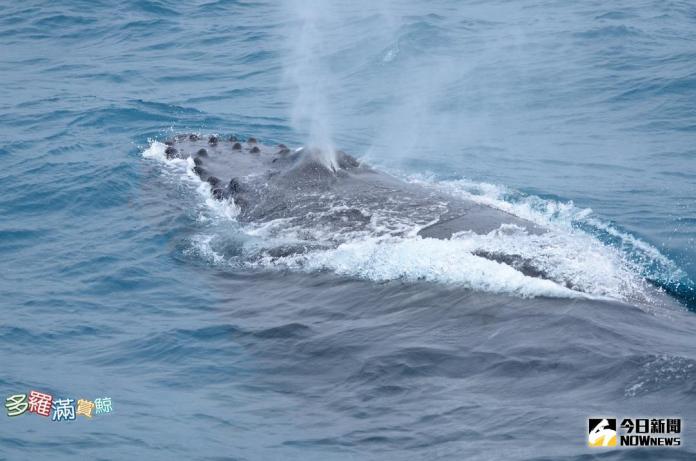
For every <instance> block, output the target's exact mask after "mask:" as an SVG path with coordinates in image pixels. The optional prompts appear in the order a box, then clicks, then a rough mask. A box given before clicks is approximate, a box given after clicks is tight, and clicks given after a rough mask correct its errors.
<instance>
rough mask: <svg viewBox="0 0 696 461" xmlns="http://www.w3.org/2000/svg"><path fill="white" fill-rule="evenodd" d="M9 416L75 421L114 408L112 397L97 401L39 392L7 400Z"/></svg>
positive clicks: (89, 417)
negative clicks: (25, 414) (32, 414)
mask: <svg viewBox="0 0 696 461" xmlns="http://www.w3.org/2000/svg"><path fill="white" fill-rule="evenodd" d="M5 409H6V410H7V416H19V415H22V414H24V413H36V414H37V415H39V416H45V417H49V416H50V417H51V421H74V420H75V419H76V418H77V416H84V417H85V418H87V419H92V416H93V415H103V414H107V413H111V412H112V411H113V407H112V404H111V397H100V398H97V399H94V401H92V400H87V399H77V400H76V399H71V398H56V399H54V398H53V396H52V395H50V394H46V393H43V392H39V391H30V392H29V395H27V394H13V395H11V396H9V397H7V398H6V399H5Z"/></svg>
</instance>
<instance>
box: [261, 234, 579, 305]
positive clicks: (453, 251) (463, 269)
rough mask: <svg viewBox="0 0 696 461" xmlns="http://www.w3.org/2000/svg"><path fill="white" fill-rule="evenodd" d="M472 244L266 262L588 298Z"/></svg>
mask: <svg viewBox="0 0 696 461" xmlns="http://www.w3.org/2000/svg"><path fill="white" fill-rule="evenodd" d="M469 246H470V245H469V242H466V241H459V240H453V241H446V240H438V239H422V238H420V237H410V238H387V239H379V238H370V239H366V240H362V241H356V242H349V243H344V244H342V245H339V246H338V247H337V248H334V249H329V250H322V251H314V252H310V253H307V254H303V255H293V256H288V257H284V258H277V259H274V260H270V259H269V260H266V261H264V264H266V265H268V266H275V267H282V268H286V267H287V268H294V269H300V270H307V271H317V270H330V271H333V272H335V273H336V274H339V275H347V276H353V277H361V278H366V279H369V280H374V281H389V280H397V279H403V280H408V281H416V280H426V281H432V282H440V283H453V284H457V285H460V286H463V287H466V288H471V289H475V290H481V291H488V292H494V293H507V294H514V295H518V296H523V297H534V296H554V297H578V296H583V295H582V294H581V293H579V292H577V291H573V290H570V289H568V288H565V287H562V286H560V285H558V284H556V283H554V282H552V281H549V280H543V279H539V278H535V277H527V276H525V275H524V274H522V273H521V272H519V271H517V270H515V269H513V268H512V267H510V266H508V265H506V264H501V263H498V262H495V261H491V260H489V259H486V258H482V257H478V256H475V255H473V254H472V253H471V252H470V251H469V250H470V248H469Z"/></svg>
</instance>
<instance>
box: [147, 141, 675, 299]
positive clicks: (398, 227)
mask: <svg viewBox="0 0 696 461" xmlns="http://www.w3.org/2000/svg"><path fill="white" fill-rule="evenodd" d="M156 144H157V149H158V154H157V156H158V157H159V158H164V157H166V159H169V160H176V159H178V160H176V161H184V162H185V163H186V164H187V165H188V167H187V171H188V172H189V173H188V174H190V175H195V177H196V178H198V179H200V181H201V184H202V186H201V187H204V188H205V189H206V190H208V191H209V195H208V194H207V193H206V196H208V197H210V199H211V200H213V201H220V202H223V203H225V202H226V203H228V204H230V205H232V206H233V208H234V210H235V216H234V220H235V221H236V222H237V223H238V224H239V225H240V226H243V227H244V231H245V233H247V234H249V235H259V234H258V233H259V232H262V233H263V232H265V233H264V234H263V235H264V236H265V237H268V236H269V235H270V236H271V237H272V238H271V240H272V243H273V244H271V245H270V246H268V247H264V248H262V252H261V253H262V254H255V255H253V256H252V258H266V261H267V260H268V258H270V260H271V261H272V262H273V261H281V262H283V261H285V260H288V259H290V260H292V258H294V257H297V256H299V257H300V258H301V257H302V255H309V256H311V255H312V254H313V253H312V252H317V251H318V252H322V251H325V250H329V253H330V252H331V250H340V249H341V248H342V247H344V244H346V245H351V244H355V242H365V241H370V242H374V241H375V240H377V242H378V243H377V244H379V242H381V241H384V242H387V241H389V239H392V240H391V241H392V242H394V241H397V244H398V242H405V241H407V242H414V241H418V240H419V239H420V240H422V241H424V242H425V241H428V242H431V243H432V242H443V243H444V244H445V246H453V248H454V246H456V248H458V250H457V251H458V253H457V255H459V256H461V255H462V254H463V256H461V258H460V259H456V258H457V257H459V256H457V255H455V256H454V257H453V259H452V262H451V264H449V266H448V267H446V268H444V269H442V267H440V266H438V267H436V268H435V269H434V270H437V271H440V270H444V271H445V272H446V274H445V275H444V277H445V278H446V277H447V276H449V275H450V274H451V271H456V270H464V271H467V270H468V271H473V272H471V273H472V274H476V273H477V272H476V271H477V270H478V269H477V268H476V267H482V266H481V263H480V261H481V260H485V261H488V262H490V263H494V264H498V265H499V266H495V267H492V266H490V265H488V266H485V264H484V266H485V267H484V268H483V269H482V271H481V272H480V273H479V274H480V275H475V276H476V277H480V278H482V279H483V280H485V279H486V277H488V275H486V274H487V273H491V271H497V270H498V267H499V268H500V270H501V271H502V272H503V274H504V275H502V277H503V280H502V281H500V283H499V284H498V285H496V286H497V287H498V288H495V290H499V291H511V292H520V293H522V295H525V291H524V288H520V289H518V288H508V284H507V282H506V281H505V280H513V282H514V283H511V284H510V286H514V287H519V286H522V285H524V283H523V282H520V281H519V280H518V279H519V277H531V278H533V279H535V280H539V281H540V282H541V281H543V282H544V283H552V284H553V285H554V286H555V287H557V288H552V289H550V290H549V292H551V293H556V294H559V295H560V296H566V295H568V294H569V293H570V292H572V293H577V294H583V295H590V296H599V297H610V298H613V297H615V296H618V297H619V299H624V300H627V301H635V302H637V303H643V304H645V303H652V302H653V301H654V300H655V299H657V298H659V299H660V300H661V301H664V299H665V297H664V295H662V294H660V293H657V292H658V290H655V289H654V288H650V287H649V283H647V280H645V279H643V278H642V277H641V276H640V275H639V274H638V273H636V272H634V271H633V269H631V268H630V267H628V266H627V265H626V264H625V262H622V260H621V257H620V255H617V254H615V253H611V251H609V250H608V249H607V248H606V247H604V246H602V245H601V244H600V243H598V242H588V241H587V240H580V241H579V243H578V242H576V241H577V239H575V237H577V236H573V240H572V242H576V243H572V242H571V248H566V247H567V246H568V244H569V240H568V238H566V237H567V236H563V235H561V236H560V237H559V236H558V234H557V233H556V231H555V230H554V229H551V228H549V227H548V226H546V225H544V224H543V222H542V223H540V222H532V221H529V220H526V219H522V218H521V217H519V216H515V215H513V214H511V213H508V212H507V211H505V210H503V209H500V208H498V207H495V206H490V205H488V204H485V203H483V202H481V201H476V200H474V199H470V198H468V197H466V196H463V195H456V194H451V193H448V192H447V191H444V190H441V189H440V188H437V187H428V185H423V184H420V183H418V182H411V181H406V180H403V179H400V178H397V177H395V176H392V175H390V174H387V173H385V172H382V171H380V170H379V169H376V168H374V167H372V166H370V165H368V164H366V163H364V162H361V161H359V160H357V159H356V158H355V157H353V156H351V155H349V154H347V153H345V152H343V151H340V150H337V151H332V152H324V151H321V150H320V149H317V148H312V147H301V148H298V149H291V148H289V147H287V146H286V145H284V144H278V145H268V144H264V143H262V142H259V140H257V139H256V138H246V139H240V138H239V137H237V136H220V135H211V136H202V135H199V134H188V133H187V134H178V135H175V136H173V137H171V138H169V139H167V140H165V141H164V143H163V144H162V143H159V142H158V143H156ZM269 229H270V230H269ZM380 239H384V240H380ZM271 240H269V241H271ZM445 241H446V242H445ZM264 242H265V243H267V242H266V241H265V240H264ZM278 242H281V243H280V244H278ZM472 242H473V243H472ZM501 242H502V244H501ZM406 244H407V243H406ZM429 245H430V244H429ZM457 245H459V246H457ZM573 245H574V246H573ZM434 246H435V247H437V249H438V251H439V252H440V253H439V257H442V256H443V254H444V256H445V257H449V256H448V255H447V250H446V249H445V250H443V245H434ZM374 248H375V247H374V246H373V247H372V249H374ZM421 248H422V247H421ZM419 251H420V250H419ZM608 251H609V253H610V254H609V255H608V256H606V254H607V252H608ZM419 254H421V255H422V253H419ZM467 254H468V255H469V256H471V257H473V258H474V259H470V258H469V256H467ZM359 256H360V258H362V259H360V258H359V259H360V260H361V261H362V262H361V263H360V264H367V265H369V264H371V261H372V260H371V259H370V258H373V256H371V255H370V254H365V253H361V254H360V255H359ZM329 257H331V256H329ZM377 257H378V258H379V255H378V256H377ZM418 257H420V258H430V256H429V255H427V254H426V255H424V256H418ZM399 258H400V256H398V255H397V256H396V258H392V259H391V260H390V261H389V264H392V263H393V261H394V260H396V261H398V260H399ZM462 258H464V259H462ZM467 258H469V259H467ZM476 258H479V259H476ZM597 258H599V259H602V258H605V259H603V260H602V261H600V262H599V263H597ZM612 258H613V259H612ZM366 261H367V262H366ZM420 261H421V262H422V263H423V264H425V266H427V267H431V266H432V265H431V264H430V263H429V262H427V261H426V260H425V259H421V260H420ZM617 261H618V262H617ZM377 263H379V261H377ZM330 264H333V263H330ZM336 264H339V265H340V262H338V263H336ZM396 264H398V262H397V263H396ZM419 264H420V263H419ZM462 264H463V265H465V266H466V265H467V264H468V265H470V267H468V266H467V267H461V266H459V267H460V268H459V269H458V268H457V265H462ZM486 264H487V263H486ZM392 267H393V266H392ZM588 267H592V269H591V270H589V271H588V270H587V268H588ZM340 269H341V268H340V267H339V272H340ZM367 270H368V271H369V270H370V269H369V268H368V269H367ZM448 271H449V272H448ZM486 271H488V272H486ZM396 272H398V270H396ZM418 277H420V276H418ZM377 279H379V277H377ZM482 283H483V284H484V285H489V282H487V281H484V282H482ZM547 286H548V285H543V287H547ZM646 287H647V288H646ZM492 289H493V288H492ZM564 290H565V291H564ZM616 293H619V294H618V295H616ZM624 293H627V294H626V295H625V296H624Z"/></svg>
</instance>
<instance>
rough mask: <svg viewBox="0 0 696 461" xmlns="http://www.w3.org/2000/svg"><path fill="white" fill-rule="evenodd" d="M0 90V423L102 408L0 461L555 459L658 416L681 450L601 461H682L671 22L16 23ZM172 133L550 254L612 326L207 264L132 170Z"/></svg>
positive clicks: (208, 13)
mask: <svg viewBox="0 0 696 461" xmlns="http://www.w3.org/2000/svg"><path fill="white" fill-rule="evenodd" d="M0 82H1V84H0V161H1V162H2V169H1V171H0V190H1V191H2V194H1V195H0V215H1V216H2V219H1V220H0V295H1V296H0V306H1V309H2V315H3V319H2V321H1V322H0V370H1V371H0V391H2V392H0V394H2V398H3V399H5V398H6V397H8V396H10V395H12V394H17V393H28V392H29V391H30V390H39V391H42V392H47V393H50V394H52V395H54V396H56V397H69V398H75V399H78V398H88V399H94V398H98V397H111V399H112V401H113V412H112V413H110V414H104V415H97V416H94V417H93V418H92V419H89V420H88V419H86V418H84V417H82V416H79V417H78V418H77V420H76V421H70V422H65V421H61V422H55V421H51V418H44V417H41V416H37V415H34V414H31V415H30V414H25V415H21V416H18V417H12V418H10V417H7V416H5V415H2V416H1V417H0V458H1V459H27V458H34V457H40V458H44V457H45V458H49V457H50V458H52V459H72V458H75V457H80V458H83V457H84V458H94V459H132V458H139V459H210V460H212V459H245V460H246V459H248V460H256V459H302V460H309V459H317V460H319V459H321V460H325V459H385V460H391V459H537V460H541V459H549V460H550V459H554V460H557V459H578V460H579V459H591V457H592V456H594V454H595V453H597V450H598V449H590V448H587V447H586V431H587V427H586V426H587V418H590V417H619V418H621V417H624V416H625V417H671V416H678V417H682V418H683V421H684V423H683V424H684V431H683V433H682V434H681V435H682V438H683V442H684V443H683V446H682V447H680V448H663V449H654V448H653V449H635V450H626V449H625V448H624V449H621V448H617V449H616V450H606V451H607V453H605V454H606V455H607V457H608V458H609V459H694V457H696V451H695V449H694V447H695V446H696V429H695V428H696V407H694V397H695V396H696V314H695V313H694V312H693V310H694V309H696V4H694V3H693V2H688V1H647V0H639V1H614V2H599V1H584V2H566V1H552V0H530V1H520V2H510V1H504V0H494V1H488V2H483V1H465V2H460V1H454V0H442V1H436V2H418V1H410V2H396V1H385V2H367V1H362V0H358V1H354V2H349V1H345V2H319V1H316V2H312V1H308V2H302V1H290V0H287V1H281V2H263V1H260V2H248V1H231V0H230V1H225V0H220V1H194V2H175V1H169V0H162V1H134V0H131V1H124V2H117V3H114V2H106V1H99V0H97V1H69V2H68V1H66V2H48V1H44V2H41V1H29V2H12V3H7V4H5V5H3V8H2V9H1V10H0ZM190 132H194V133H200V134H202V135H207V134H211V133H217V134H225V135H228V134H232V133H234V134H237V135H238V136H241V137H247V136H254V137H256V138H258V139H259V140H261V141H264V142H265V143H267V144H276V143H285V144H287V145H289V146H293V147H297V146H301V145H303V144H304V143H308V142H324V143H326V142H330V143H331V144H332V145H335V146H336V147H338V148H341V149H344V150H345V151H347V152H349V153H351V154H353V155H355V156H356V157H358V158H360V159H361V160H363V161H365V162H367V163H370V164H372V165H375V166H376V167H378V168H380V169H382V170H383V171H386V172H389V173H390V174H393V175H397V176H400V177H403V178H408V179H409V180H412V181H414V180H415V181H425V182H428V184H431V185H434V186H436V187H446V188H449V189H453V188H454V189H456V191H457V192H458V193H467V194H469V195H473V196H476V197H478V198H479V199H481V200H488V201H490V202H491V203H496V204H498V205H499V206H505V207H508V208H506V209H509V210H510V211H511V212H512V213H517V212H519V213H523V212H524V213H528V215H533V216H535V217H536V218H538V219H543V220H545V221H544V222H547V223H548V224H549V225H554V226H561V227H563V228H564V229H566V230H567V236H568V240H565V241H564V242H566V243H564V244H559V248H558V249H557V250H558V251H557V252H556V253H554V254H555V255H557V256H558V255H560V256H558V257H559V258H561V259H562V260H563V261H564V264H567V267H568V268H569V269H568V277H570V278H571V279H572V281H574V282H576V284H577V285H580V286H583V287H586V289H587V291H588V292H589V293H590V294H596V295H602V296H604V295H606V296H605V298H607V299H605V301H602V302H595V301H590V300H588V299H558V298H554V297H549V296H543V295H542V296H537V297H531V298H529V297H521V296H517V295H515V294H514V293H513V294H510V293H507V292H505V290H502V292H501V291H500V290H492V291H491V290H490V289H488V288H487V287H489V286H490V285H489V284H487V283H484V284H478V285H477V284H476V283H473V282H471V281H470V280H471V279H470V278H467V271H471V270H473V269H472V268H469V267H460V268H456V269H457V270H458V271H459V272H460V273H461V274H462V278H461V280H467V281H468V282H467V283H464V284H463V285H464V286H463V285H462V284H458V283H452V280H451V278H452V277H450V278H449V279H447V280H444V279H443V280H438V277H437V276H430V275H428V276H427V277H425V276H424V277H420V278H423V279H425V280H421V279H420V278H419V277H418V276H416V277H415V278H416V280H403V279H402V278H400V277H392V276H389V275H385V272H384V271H383V272H379V273H378V270H383V269H384V267H382V266H379V267H376V268H375V267H372V266H371V268H370V270H369V271H366V270H364V269H365V268H364V267H363V266H362V265H359V264H357V263H353V262H351V261H353V260H352V259H350V258H349V259H347V262H346V263H345V264H344V265H343V266H342V269H341V270H331V269H330V268H329V269H327V270H315V271H307V270H292V269H284V270H278V269H272V268H258V267H256V268H244V267H239V266H231V265H227V264H224V262H223V263H220V261H219V260H218V259H216V258H217V257H218V256H219V255H218V254H217V253H215V252H213V256H212V257H211V254H210V252H208V253H206V250H210V249H209V248H208V247H206V246H205V245H201V242H202V241H203V243H206V242H208V240H205V239H203V240H202V237H205V236H208V237H210V234H211V232H212V233H213V234H214V233H215V232H217V233H218V235H213V236H212V238H215V237H216V236H217V237H219V234H220V233H221V232H223V229H225V228H224V227H219V226H218V227H211V226H210V225H209V223H208V221H209V220H210V219H211V218H210V216H211V214H210V213H211V212H210V210H209V207H207V205H206V203H205V201H204V200H203V199H201V197H200V196H199V195H198V194H197V193H196V192H195V190H194V189H195V188H192V186H191V185H190V184H188V183H187V182H186V181H183V180H182V179H181V178H180V176H181V175H179V174H178V173H173V172H172V171H170V170H169V169H167V167H166V166H163V165H162V162H156V161H153V160H152V159H151V158H148V156H147V155H145V156H144V155H143V153H147V152H148V149H152V146H153V145H156V143H157V142H160V141H164V140H165V139H167V138H169V137H171V136H172V135H175V134H177V133H190ZM206 207H207V208H206ZM224 232H226V231H224ZM564 235H566V234H564ZM576 237H577V238H576ZM586 242H588V243H586ZM566 244H567V248H566ZM584 248H587V252H588V253H586V255H587V254H591V255H592V256H591V257H582V250H583V249H584ZM597 248H599V249H600V250H599V252H597ZM566 249H567V251H566ZM414 251H416V253H415V254H409V253H406V254H400V255H399V256H398V261H397V262H395V263H394V264H395V265H396V264H401V265H404V266H408V267H406V268H405V269H404V271H407V272H409V271H410V272H409V273H416V274H417V275H418V274H420V272H418V271H419V270H420V269H421V266H419V265H418V264H421V263H422V254H421V253H418V251H419V250H418V248H416V250H414ZM423 251H429V250H427V249H423ZM564 251H566V252H564ZM590 251H592V253H590ZM595 254H596V255H597V256H596V257H595ZM602 255H609V256H607V257H606V259H601V257H602ZM223 256H224V255H223ZM223 259H224V258H223ZM392 262H393V261H392ZM351 264H353V265H352V266H351ZM389 267H392V266H389ZM564 267H566V266H564ZM375 274H376V275H375ZM605 274H609V275H605ZM627 274H628V275H627ZM609 276H611V277H609ZM493 278H495V277H493ZM635 279H639V280H641V281H645V282H646V283H647V284H649V285H650V286H654V287H656V288H657V289H659V290H663V292H664V293H666V294H667V295H668V296H671V297H672V299H674V300H675V305H677V304H678V306H677V307H670V308H663V307H660V306H652V307H649V308H646V307H645V306H637V305H635V304H636V303H632V302H631V300H632V298H631V296H630V295H627V294H626V290H628V288H626V287H627V286H629V285H631V283H632V281H633V280H635ZM457 280H459V279H457ZM455 282H456V280H455ZM493 282H494V283H492V285H493V286H504V281H500V280H497V281H496V280H493ZM498 282H500V283H498ZM496 283H498V285H496ZM679 306H681V307H679ZM593 450H594V451H593Z"/></svg>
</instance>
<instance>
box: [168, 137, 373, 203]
mask: <svg viewBox="0 0 696 461" xmlns="http://www.w3.org/2000/svg"><path fill="white" fill-rule="evenodd" d="M238 139H240V138H238V137H237V136H235V135H231V136H226V135H217V134H216V135H205V134H195V133H190V134H189V133H182V134H176V135H174V136H172V137H171V138H169V139H167V140H165V142H164V144H165V154H166V157H167V158H168V159H183V160H186V159H189V161H190V162H191V170H192V173H194V174H195V175H196V176H197V177H198V178H199V179H200V180H201V181H204V182H207V183H208V184H209V185H210V189H211V194H212V196H213V197H214V198H215V199H218V200H224V199H227V198H230V197H232V198H234V199H235V202H236V201H237V199H239V200H243V196H244V195H245V194H247V193H249V189H248V188H247V185H246V183H245V182H244V181H245V180H244V179H243V178H244V174H241V175H239V174H240V172H239V171H238V169H237V165H238V162H242V163H241V164H243V165H246V168H247V170H245V171H254V165H255V164H256V162H257V161H258V162H259V168H258V171H257V172H264V171H265V172H266V173H265V174H268V175H269V176H268V177H269V178H270V177H271V176H274V177H275V178H276V179H274V181H280V182H284V183H288V182H289V183H292V184H300V185H301V187H308V188H314V187H325V186H326V185H328V184H331V183H332V182H334V181H335V180H337V179H338V178H339V177H341V176H344V175H346V174H348V172H349V171H350V170H352V169H356V168H358V167H361V165H360V163H359V162H358V161H357V160H356V159H355V158H354V157H352V156H350V155H349V154H347V153H345V152H344V151H342V150H334V149H326V148H324V149H322V148H318V147H314V146H304V147H300V148H297V149H294V148H293V149H291V148H289V147H288V146H287V145H286V144H282V143H279V144H276V145H275V146H273V145H267V144H262V143H260V142H259V141H257V139H256V138H254V137H247V138H244V141H239V140H238ZM239 156H242V157H239ZM221 168H222V169H221ZM269 168H270V169H269ZM232 176H235V177H232ZM228 182H229V184H228Z"/></svg>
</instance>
